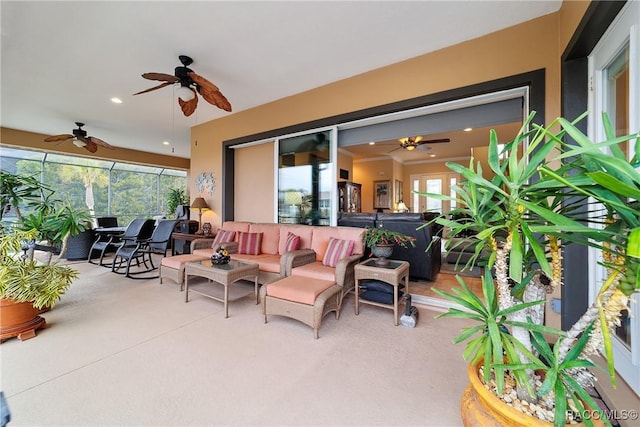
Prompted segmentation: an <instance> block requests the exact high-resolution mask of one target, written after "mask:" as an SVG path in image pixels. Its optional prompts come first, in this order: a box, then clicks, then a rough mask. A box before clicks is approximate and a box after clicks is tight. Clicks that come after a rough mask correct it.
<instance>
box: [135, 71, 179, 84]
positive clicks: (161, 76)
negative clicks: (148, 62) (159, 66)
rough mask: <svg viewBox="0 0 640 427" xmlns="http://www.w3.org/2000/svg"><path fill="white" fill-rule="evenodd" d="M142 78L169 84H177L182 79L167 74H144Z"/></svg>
mask: <svg viewBox="0 0 640 427" xmlns="http://www.w3.org/2000/svg"><path fill="white" fill-rule="evenodd" d="M142 77H144V78H145V79H147V80H158V81H161V82H169V83H176V82H178V81H180V79H179V78H177V77H176V76H172V75H171V74H165V73H144V74H143V75H142Z"/></svg>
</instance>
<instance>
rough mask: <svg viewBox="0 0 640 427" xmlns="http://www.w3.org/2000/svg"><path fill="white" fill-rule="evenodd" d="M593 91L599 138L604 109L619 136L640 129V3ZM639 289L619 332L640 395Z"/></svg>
mask: <svg viewBox="0 0 640 427" xmlns="http://www.w3.org/2000/svg"><path fill="white" fill-rule="evenodd" d="M589 74H590V76H589V80H590V82H591V87H592V91H591V92H590V95H591V99H590V110H591V111H592V113H593V114H591V116H590V122H589V129H590V133H591V136H592V137H593V138H594V139H595V140H596V141H601V140H603V139H604V129H603V125H602V120H601V113H602V112H606V113H607V114H608V116H609V118H610V119H611V122H612V124H613V128H614V129H615V132H616V135H618V136H622V135H627V134H630V133H633V132H638V131H639V130H640V4H639V3H638V2H628V4H627V6H625V8H624V9H623V10H622V11H621V12H620V14H619V15H618V18H616V20H615V21H614V23H613V24H612V26H611V27H610V28H609V30H608V31H607V32H606V33H605V35H604V36H603V37H602V39H601V40H600V42H599V43H598V45H597V46H596V48H595V49H594V50H593V53H592V55H590V56H589ZM633 150H634V146H633V145H632V143H628V145H627V146H626V147H624V151H625V152H626V154H627V155H628V156H629V158H631V157H632V156H633V155H634V151H633ZM599 261H601V255H600V253H599V251H596V250H592V251H591V256H590V267H591V280H590V289H589V291H590V301H589V302H592V301H593V299H594V298H595V295H596V294H597V292H598V290H599V289H600V286H601V285H602V283H603V282H604V279H605V276H606V272H605V269H604V267H602V266H601V265H600V264H599ZM638 296H639V295H638V294H637V293H636V294H634V295H632V297H631V299H630V302H629V310H626V311H625V312H624V313H623V316H622V319H621V323H620V325H619V326H618V327H617V328H616V331H615V335H614V337H613V348H614V360H615V366H616V370H617V371H618V373H619V374H620V376H621V377H622V378H624V380H625V381H626V382H627V383H628V384H629V386H631V388H632V389H633V390H634V391H635V392H636V393H637V394H638V395H640V316H638V315H637V313H636V315H635V316H632V315H631V308H632V307H634V308H635V309H636V311H637V307H639V306H640V298H638Z"/></svg>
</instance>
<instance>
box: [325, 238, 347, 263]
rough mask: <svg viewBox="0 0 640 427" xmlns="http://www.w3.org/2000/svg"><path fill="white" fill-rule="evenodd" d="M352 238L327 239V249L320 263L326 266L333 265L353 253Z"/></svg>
mask: <svg viewBox="0 0 640 427" xmlns="http://www.w3.org/2000/svg"><path fill="white" fill-rule="evenodd" d="M353 246H354V242H353V240H341V239H334V238H333V237H332V238H331V239H329V245H328V246H327V251H326V252H325V253H324V257H323V258H322V264H324V265H326V266H327V267H335V266H336V265H338V261H340V260H341V259H342V258H346V257H348V256H351V254H352V253H353Z"/></svg>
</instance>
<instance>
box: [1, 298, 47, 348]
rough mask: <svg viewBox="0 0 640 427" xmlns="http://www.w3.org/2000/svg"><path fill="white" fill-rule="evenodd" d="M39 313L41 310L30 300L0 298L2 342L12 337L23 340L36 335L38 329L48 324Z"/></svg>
mask: <svg viewBox="0 0 640 427" xmlns="http://www.w3.org/2000/svg"><path fill="white" fill-rule="evenodd" d="M38 314H40V310H38V309H36V308H34V307H33V304H31V303H30V302H15V301H14V300H11V299H0V342H2V341H4V340H6V339H7V338H12V337H18V339H19V340H21V341H24V340H28V339H29V338H33V337H35V336H36V330H37V329H39V328H42V327H44V326H45V324H46V321H45V320H44V319H43V318H42V317H40V316H38Z"/></svg>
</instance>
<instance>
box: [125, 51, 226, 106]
mask: <svg viewBox="0 0 640 427" xmlns="http://www.w3.org/2000/svg"><path fill="white" fill-rule="evenodd" d="M178 59H179V60H180V62H181V63H182V66H181V67H176V68H175V70H174V72H173V75H171V74H165V73H144V74H142V77H143V78H145V79H147V80H156V81H161V82H162V83H160V84H159V85H158V86H154V87H152V88H149V89H146V90H143V91H141V92H137V93H134V95H140V94H143V93H147V92H151V91H153V90H156V89H160V88H163V87H165V86H169V85H172V84H179V85H180V87H179V88H178V89H177V90H176V93H177V95H178V104H179V105H180V108H181V109H182V113H183V114H184V115H185V116H186V117H189V116H190V115H191V114H193V112H194V111H196V107H197V106H198V96H197V94H200V96H202V97H203V98H204V100H205V101H207V102H208V103H209V104H211V105H213V106H215V107H218V108H220V109H222V110H224V111H229V112H231V104H230V103H229V101H228V100H227V98H225V96H224V95H223V94H222V92H220V89H218V87H217V86H216V85H214V84H213V83H211V82H210V81H208V80H207V79H205V78H204V77H202V76H200V75H198V74H196V73H195V72H194V71H193V70H192V69H191V68H189V65H191V64H192V63H193V59H191V58H190V57H188V56H186V55H180V56H178Z"/></svg>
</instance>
